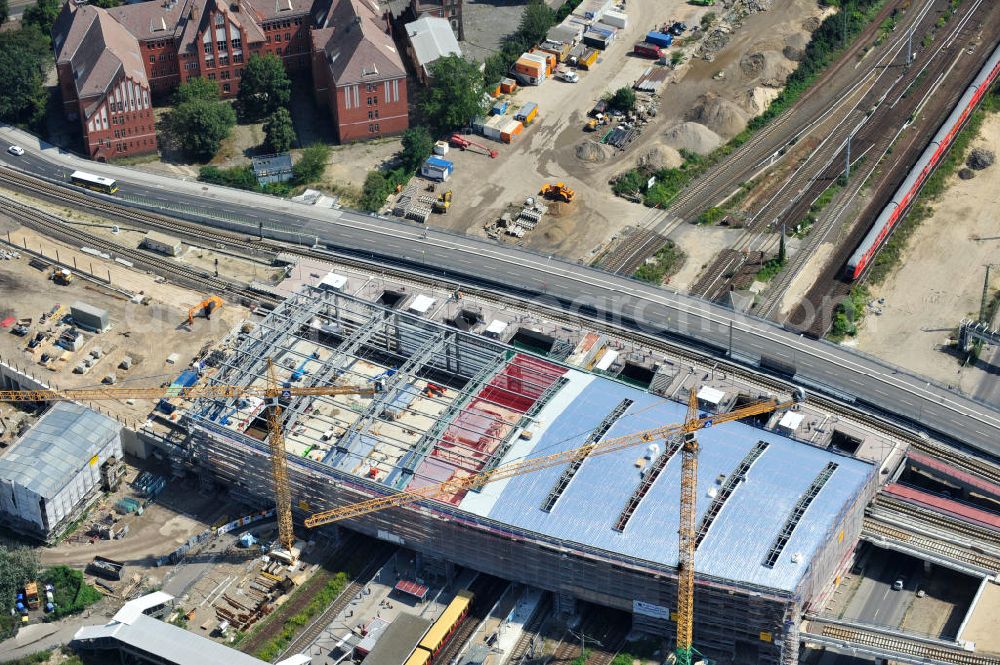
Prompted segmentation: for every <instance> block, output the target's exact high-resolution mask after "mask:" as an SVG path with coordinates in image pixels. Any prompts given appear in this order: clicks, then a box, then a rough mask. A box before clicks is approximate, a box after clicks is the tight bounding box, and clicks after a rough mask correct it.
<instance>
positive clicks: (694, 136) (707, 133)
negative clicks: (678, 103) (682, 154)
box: [664, 122, 722, 155]
mask: <svg viewBox="0 0 1000 665" xmlns="http://www.w3.org/2000/svg"><path fill="white" fill-rule="evenodd" d="M664 139H665V141H664V142H665V143H666V144H667V145H668V146H670V147H672V148H676V149H677V150H690V151H691V152H696V153H698V154H701V155H705V154H708V153H710V152H712V151H713V150H715V149H716V148H717V147H718V146H719V145H720V144H721V143H722V139H721V138H720V137H719V135H718V134H716V133H715V132H713V131H712V130H711V129H709V128H708V127H706V126H705V125H702V124H700V123H697V122H682V123H679V124H676V125H674V126H673V127H671V128H670V129H668V130H667V131H666V132H665V133H664Z"/></svg>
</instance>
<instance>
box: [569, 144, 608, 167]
mask: <svg viewBox="0 0 1000 665" xmlns="http://www.w3.org/2000/svg"><path fill="white" fill-rule="evenodd" d="M575 152H576V158H577V159H579V160H581V161H584V162H594V163H600V162H603V161H604V160H606V159H607V158H608V156H609V155H608V147H607V146H605V145H601V144H600V143H598V142H597V141H584V142H583V143H580V144H578V145H577V146H576V151H575Z"/></svg>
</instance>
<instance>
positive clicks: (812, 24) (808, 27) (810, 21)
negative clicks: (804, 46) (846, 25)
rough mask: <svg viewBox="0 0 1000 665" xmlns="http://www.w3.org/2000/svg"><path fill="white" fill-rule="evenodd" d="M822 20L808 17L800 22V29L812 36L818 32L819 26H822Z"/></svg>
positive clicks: (817, 17)
mask: <svg viewBox="0 0 1000 665" xmlns="http://www.w3.org/2000/svg"><path fill="white" fill-rule="evenodd" d="M822 23H823V19H821V18H820V17H819V16H810V17H809V18H807V19H806V20H804V21H802V29H803V30H805V31H806V32H808V33H809V34H812V33H814V32H816V31H817V30H819V26H820V25H822Z"/></svg>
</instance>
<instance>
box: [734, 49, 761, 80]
mask: <svg viewBox="0 0 1000 665" xmlns="http://www.w3.org/2000/svg"><path fill="white" fill-rule="evenodd" d="M765 64H766V63H765V62H764V54H763V53H747V54H746V55H744V56H743V57H742V58H740V71H741V72H742V73H743V77H744V78H746V79H755V78H757V77H758V76H760V75H761V74H763V73H764V65H765Z"/></svg>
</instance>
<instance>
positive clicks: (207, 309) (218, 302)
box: [187, 296, 222, 326]
mask: <svg viewBox="0 0 1000 665" xmlns="http://www.w3.org/2000/svg"><path fill="white" fill-rule="evenodd" d="M220 307H222V298H220V297H219V296H209V297H207V298H205V299H204V300H202V301H201V302H200V303H198V304H197V305H195V306H194V307H192V308H191V309H189V310H188V318H187V324H188V325H189V326H192V325H194V317H196V316H197V315H198V314H199V313H200V312H204V313H205V318H206V319H207V320H209V321H211V320H212V312H214V311H215V310H217V309H219V308H220Z"/></svg>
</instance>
